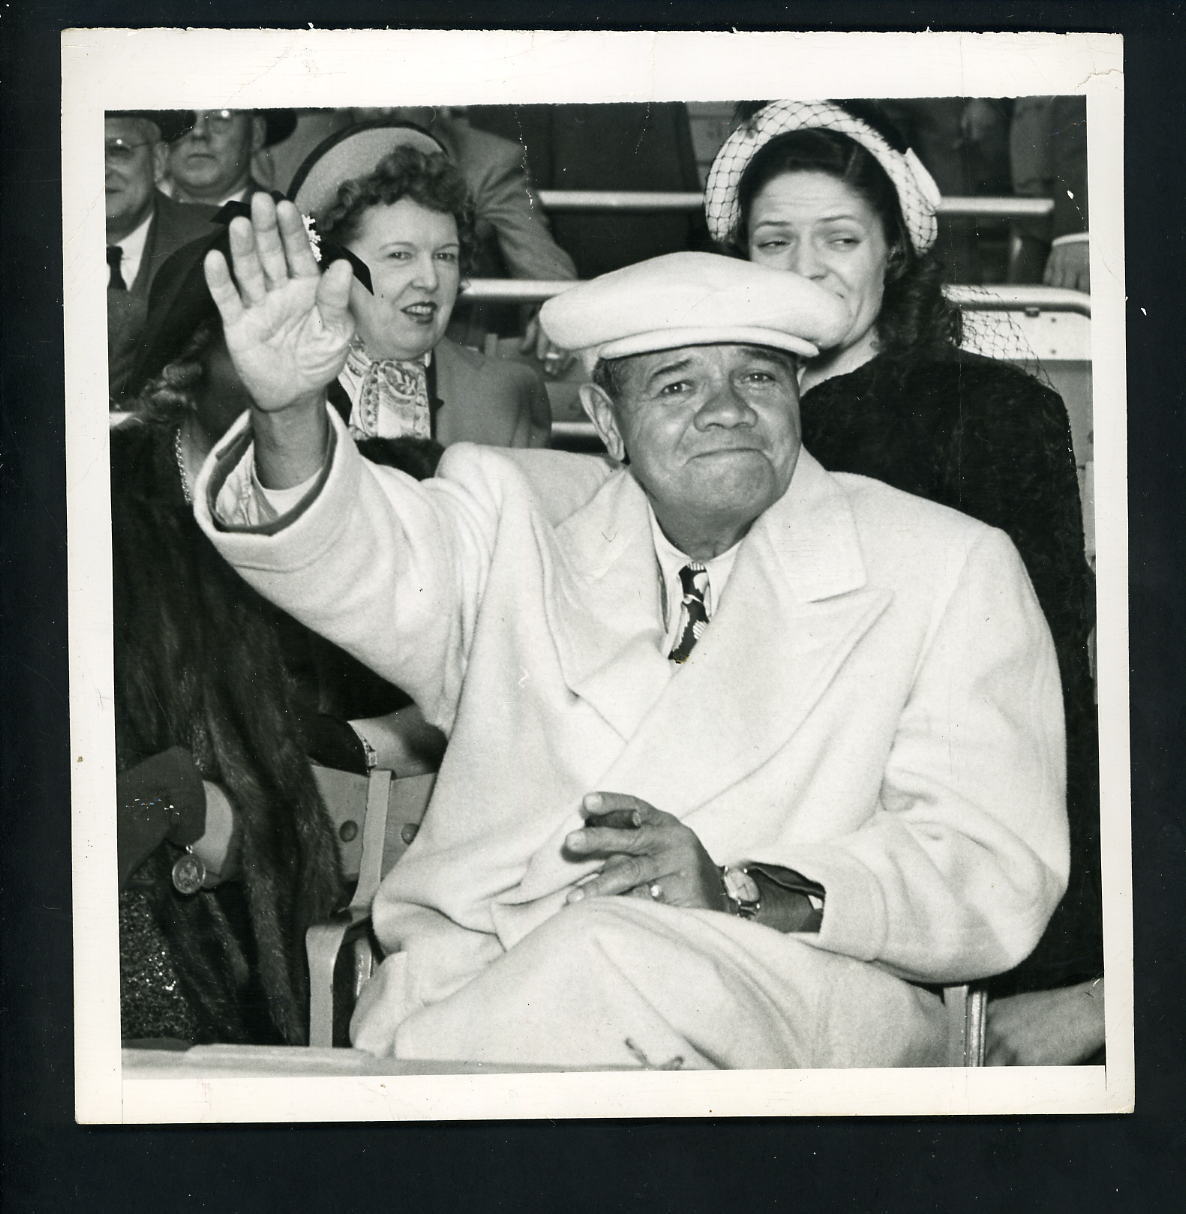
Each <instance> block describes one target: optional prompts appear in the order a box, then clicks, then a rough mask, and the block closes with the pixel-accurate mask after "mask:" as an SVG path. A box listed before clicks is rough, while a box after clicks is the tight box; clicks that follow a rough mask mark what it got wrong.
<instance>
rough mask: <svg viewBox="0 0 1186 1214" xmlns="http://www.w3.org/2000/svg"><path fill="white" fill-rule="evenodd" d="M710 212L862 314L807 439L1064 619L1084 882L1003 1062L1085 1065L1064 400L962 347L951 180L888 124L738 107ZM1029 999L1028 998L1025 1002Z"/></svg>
mask: <svg viewBox="0 0 1186 1214" xmlns="http://www.w3.org/2000/svg"><path fill="white" fill-rule="evenodd" d="M739 118H740V119H741V121H740V124H739V126H738V127H737V129H736V130H734V132H733V133H732V134H731V135H730V136H729V138H728V139H727V140H726V141H725V143H724V144H723V146H722V147H721V149H720V151H719V152H718V153H717V156H716V159H715V161H714V163H713V166H712V170H711V172H710V173H709V177H708V184H707V188H706V193H705V210H706V213H707V217H708V226H709V231H710V233H711V234H712V236H713V238H714V239H715V240H717V241H718V242H719V243H720V244H721V245H723V246H725V247H726V248H727V249H729V250H731V251H732V252H734V253H735V254H737V255H738V256H741V257H746V258H748V259H750V260H751V261H756V262H760V263H762V264H764V265H768V266H772V267H775V268H781V269H786V270H793V271H795V272H797V273H799V274H802V275H804V276H805V277H807V278H811V279H813V280H815V281H816V282H818V283H819V284H820V285H822V286H824V287H826V288H827V289H829V290H831V291H833V292H835V293H836V294H837V295H838V296H840V298H841V299H843V300H844V301H845V303H846V304H847V306H848V311H849V315H850V322H849V328H848V332H847V333H846V334H845V337H844V339H843V340H842V341H841V342H840V343H839V344H838V345H837V346H836V347H835V348H833V349H831V350H829V351H825V352H824V353H823V354H822V355H821V356H820V357H819V358H818V359H815V360H813V361H812V362H810V363H807V364H806V365H805V368H804V371H803V374H802V380H801V384H800V389H801V393H802V398H801V402H800V409H801V416H802V427H803V442H804V445H805V446H806V447H807V449H808V450H810V451H811V453H812V454H813V455H814V456H816V458H817V459H819V460H820V462H821V463H823V465H824V466H825V467H827V468H829V469H831V470H833V471H839V472H855V473H859V474H862V475H865V476H870V477H874V478H876V479H877V480H882V481H886V482H887V483H889V484H891V485H893V486H895V487H896V488H899V489H904V490H906V491H907V492H910V493H915V494H918V495H919V496H921V497H926V498H929V499H931V500H932V501H936V502H941V503H942V504H944V505H947V506H951V507H953V508H955V509H957V510H960V511H963V512H964V513H966V514H970V515H972V516H974V517H975V518H978V519H981V520H983V521H984V522H987V523H989V524H991V525H992V526H995V527H999V528H1000V529H1001V530H1003V531H1005V532H1006V533H1007V534H1008V535H1009V537H1010V538H1011V539H1012V540H1013V542H1014V544H1015V545H1016V547H1017V549H1018V551H1019V552H1020V554H1021V556H1022V559H1023V560H1024V561H1025V564H1026V568H1027V570H1028V572H1029V575H1030V579H1031V581H1032V582H1033V585H1034V589H1035V591H1036V593H1037V596H1038V600H1039V602H1040V603H1041V605H1042V608H1043V610H1044V612H1045V614H1046V619H1047V621H1048V622H1049V625H1050V630H1051V633H1052V634H1053V637H1054V642H1055V648H1056V650H1057V652H1058V660H1059V668H1060V673H1061V676H1062V682H1063V698H1064V704H1065V708H1066V720H1067V743H1068V751H1067V754H1068V763H1067V782H1068V789H1067V800H1068V813H1069V817H1070V824H1071V848H1072V877H1071V885H1070V888H1069V889H1068V892H1067V894H1066V896H1065V898H1064V900H1063V902H1062V904H1061V906H1060V908H1059V910H1058V911H1057V912H1056V913H1055V916H1054V918H1053V919H1052V920H1051V923H1050V926H1049V927H1048V929H1047V931H1046V934H1045V936H1044V937H1043V939H1042V941H1041V943H1040V944H1039V945H1038V948H1037V949H1036V950H1035V952H1034V953H1033V955H1032V956H1031V957H1030V958H1029V959H1028V960H1027V961H1026V962H1025V963H1024V964H1023V965H1022V966H1020V967H1019V968H1018V969H1017V970H1015V971H1013V972H1012V973H1010V974H1007V975H1004V976H1002V977H1000V978H998V979H996V980H995V982H994V984H993V988H992V989H993V991H994V992H995V994H996V995H997V996H998V1000H997V1001H996V1002H994V1003H993V1004H990V1014H989V1060H990V1061H1015V1062H1049V1061H1053V1062H1076V1061H1080V1060H1082V1058H1084V1057H1087V1056H1089V1055H1091V1054H1092V1053H1093V1052H1094V1050H1095V1049H1096V1048H1097V1047H1098V1046H1099V1045H1102V1042H1103V1016H1102V990H1101V989H1100V987H1099V983H1098V975H1099V974H1100V973H1102V945H1101V929H1100V889H1099V834H1098V829H1099V826H1098V823H1099V795H1098V754H1097V731H1096V714H1095V702H1094V692H1093V686H1092V680H1091V674H1090V666H1089V661H1088V637H1089V634H1090V631H1091V627H1092V623H1093V616H1094V612H1093V587H1092V579H1091V574H1090V571H1089V569H1088V566H1087V564H1086V560H1085V558H1084V551H1083V524H1082V513H1081V506H1080V502H1079V488H1078V481H1077V479H1076V474H1075V461H1074V455H1073V452H1072V448H1071V435H1070V427H1069V425H1068V421H1067V415H1066V410H1065V408H1064V406H1063V403H1062V400H1061V399H1060V398H1059V396H1058V395H1057V394H1056V393H1054V392H1053V391H1051V390H1050V389H1049V388H1047V387H1045V386H1044V385H1042V384H1041V383H1039V382H1038V380H1036V379H1034V378H1033V377H1032V376H1030V375H1028V374H1026V373H1025V372H1024V371H1022V370H1020V369H1019V368H1016V367H1013V366H1010V365H1008V364H1005V363H1003V362H998V361H996V360H994V359H989V358H982V357H979V356H977V355H974V354H971V353H968V352H966V351H963V350H961V349H960V348H959V344H960V340H961V336H962V334H961V319H960V313H959V310H958V309H957V308H956V307H954V306H953V305H951V304H950V303H949V302H948V301H947V299H946V298H945V297H944V294H943V288H942V278H943V275H942V269H941V267H940V265H939V264H938V262H937V261H936V259H935V257H934V255H933V253H932V251H931V250H932V246H933V245H934V242H935V238H936V235H937V223H936V217H935V209H936V204H937V203H938V201H939V193H938V189H937V188H936V186H935V183H934V181H933V179H932V178H931V176H930V174H929V173H928V172H927V171H926V169H925V168H924V167H923V166H922V164H921V163H920V162H919V161H918V159H917V157H916V156H915V155H914V153H913V152H912V151H910V150H909V149H907V148H906V147H905V146H904V145H903V143H902V142H901V140H900V137H899V136H898V135H897V133H896V132H895V131H894V130H893V128H892V127H891V126H889V125H888V124H887V123H886V122H885V121H884V119H882V118H881V117H880V115H879V113H878V111H877V110H876V109H875V107H873V106H870V105H867V104H862V103H859V102H845V103H844V104H843V105H841V104H838V103H835V102H830V101H773V102H769V103H754V104H747V105H745V106H743V107H739ZM1008 996H1013V998H1008Z"/></svg>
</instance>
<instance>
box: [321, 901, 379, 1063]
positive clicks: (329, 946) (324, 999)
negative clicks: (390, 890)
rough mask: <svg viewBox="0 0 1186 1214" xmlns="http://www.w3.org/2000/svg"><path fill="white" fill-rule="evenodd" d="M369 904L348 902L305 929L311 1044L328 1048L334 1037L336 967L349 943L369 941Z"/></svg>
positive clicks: (367, 943)
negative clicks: (351, 904)
mask: <svg viewBox="0 0 1186 1214" xmlns="http://www.w3.org/2000/svg"><path fill="white" fill-rule="evenodd" d="M370 923H371V911H370V907H369V906H367V907H362V906H348V907H345V908H344V909H343V910H340V911H338V912H337V913H336V914H335V915H334V916H333V917H332V918H331V919H327V920H326V921H325V922H323V923H314V924H313V925H312V926H311V927H310V928H309V930H308V931H307V932H306V933H305V954H306V956H307V957H308V959H309V1044H310V1045H311V1046H314V1047H316V1048H328V1047H329V1046H331V1045H333V1043H334V1041H333V1038H334V971H335V969H336V968H337V964H338V957H339V956H340V955H341V952H342V948H343V946H344V945H346V944H351V943H354V942H355V941H363V942H365V943H366V945H367V948H368V949H369V948H370V942H369V940H368V939H367V935H368V933H369V930H370Z"/></svg>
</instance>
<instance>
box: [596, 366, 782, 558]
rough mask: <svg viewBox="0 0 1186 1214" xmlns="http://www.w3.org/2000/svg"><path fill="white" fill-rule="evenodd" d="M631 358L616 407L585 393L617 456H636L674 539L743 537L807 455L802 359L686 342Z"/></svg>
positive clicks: (633, 463)
mask: <svg viewBox="0 0 1186 1214" xmlns="http://www.w3.org/2000/svg"><path fill="white" fill-rule="evenodd" d="M624 361H625V362H626V364H627V365H626V367H625V368H624V370H625V376H624V381H625V382H624V383H621V384H620V392H619V399H618V400H617V401H614V402H611V401H610V400H609V398H608V397H607V396H606V395H605V394H604V393H603V392H601V391H600V389H598V388H596V387H595V386H593V385H587V386H586V387H585V389H583V390H582V395H583V399H584V400H585V402H586V408H587V409H588V410H589V412H590V415H591V416H592V417H593V421H594V424H595V425H596V426H597V429H598V432H599V433H600V434H601V437H602V439H603V440H604V441H605V443H606V446H607V448H608V449H609V451H610V453H611V454H612V455H614V456H615V457H616V458H618V459H621V458H623V456H627V457H629V460H630V471H631V472H632V473H633V475H634V478H635V479H636V480H637V481H638V483H639V484H640V485H641V486H642V487H643V489H644V490H645V491H646V494H647V496H648V497H649V498H650V500H651V504H652V506H653V507H654V510H655V514H656V516H657V517H658V519H659V522H660V524H661V525H662V526H663V529H664V531H666V532H667V534H668V536H669V537H670V538H672V539H673V540H676V541H677V542H678V538H679V537H678V532H679V531H680V530H681V529H684V530H686V529H688V528H690V529H691V530H692V531H694V532H701V533H707V532H713V531H717V532H719V533H720V534H721V535H728V534H730V533H733V534H734V537H735V538H740V536H741V535H744V533H745V531H746V530H748V528H749V525H750V524H751V523H752V522H753V521H754V520H755V519H756V518H757V517H758V516H759V515H760V514H761V513H762V512H763V511H764V510H766V509H767V507H769V506H770V505H772V504H773V503H774V502H776V501H777V500H778V499H779V498H780V497H782V495H783V494H784V493H785V492H786V490H787V487H788V486H789V485H790V483H791V476H792V474H793V473H794V471H795V463H796V461H797V460H798V458H799V449H800V445H801V443H800V428H799V389H798V380H797V378H796V368H795V361H794V359H793V358H792V356H791V355H789V354H784V353H782V352H781V351H778V350H770V349H766V348H763V347H760V346H685V347H682V348H680V349H675V350H662V351H659V352H658V353H655V354H642V355H638V356H636V357H634V358H630V359H628V360H624ZM685 551H686V549H685ZM689 555H696V554H694V553H689Z"/></svg>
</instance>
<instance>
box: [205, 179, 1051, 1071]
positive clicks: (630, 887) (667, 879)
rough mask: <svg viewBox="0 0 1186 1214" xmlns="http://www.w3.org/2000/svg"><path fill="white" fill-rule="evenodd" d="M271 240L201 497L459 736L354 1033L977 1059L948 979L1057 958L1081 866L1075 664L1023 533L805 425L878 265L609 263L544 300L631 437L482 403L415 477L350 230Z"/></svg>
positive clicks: (427, 1054) (286, 215)
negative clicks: (394, 444)
mask: <svg viewBox="0 0 1186 1214" xmlns="http://www.w3.org/2000/svg"><path fill="white" fill-rule="evenodd" d="M231 252H232V260H233V262H234V270H235V274H236V277H237V282H238V285H237V286H236V285H235V283H234V282H233V281H232V279H231V278H230V275H229V274H228V272H227V266H226V263H225V261H224V260H223V259H222V258H221V257H220V256H218V255H212V256H211V257H210V258H208V261H207V276H208V280H209V282H210V285H211V290H212V293H213V295H214V297H215V299H216V301H217V302H218V305H219V309H220V312H221V314H222V317H223V323H224V327H225V330H226V340H227V345H228V348H229V350H230V353H231V356H232V358H233V359H234V361H235V364H236V367H237V368H238V370H239V373H240V375H241V377H242V379H243V381H244V383H245V384H246V385H247V387H248V390H249V393H250V395H251V397H252V399H253V401H254V406H253V407H252V409H250V410H249V413H248V414H247V415H246V416H245V417H244V418H243V419H241V420H240V422H239V423H238V424H237V425H236V426H235V427H234V428H233V429H232V430H231V431H230V432H229V433H228V436H227V437H226V438H225V439H224V441H223V442H222V443H221V444H220V445H219V446H218V447H217V448H216V449H215V450H214V451H213V452H212V453H211V456H210V459H209V460H208V461H207V464H206V467H205V469H204V471H203V474H202V476H201V477H200V478H199V481H198V484H197V487H196V491H195V505H196V509H197V512H198V517H199V520H200V522H201V523H202V525H203V527H204V528H205V529H206V531H207V533H208V534H209V535H210V537H211V539H212V540H213V541H214V543H215V544H216V545H217V546H218V547H219V549H220V550H221V551H222V553H223V554H224V556H225V557H226V558H227V559H228V560H229V561H230V562H231V563H232V564H233V565H235V566H236V567H237V568H238V569H239V571H240V572H241V573H242V575H243V576H244V577H245V578H246V579H247V580H248V581H249V582H250V583H251V584H252V585H253V586H255V587H256V588H257V589H258V590H260V591H261V592H262V593H263V594H264V595H265V596H267V597H270V598H272V599H274V600H275V601H276V602H278V603H279V604H281V605H282V606H283V607H284V608H285V609H286V610H288V611H290V612H291V613H292V614H294V615H296V616H298V617H299V618H301V619H302V620H304V621H305V622H306V623H308V624H309V625H310V626H311V627H313V628H315V629H317V630H319V631H321V632H323V633H324V634H325V635H327V636H329V637H331V638H332V639H333V640H334V641H336V642H337V643H338V644H340V645H342V646H344V647H345V648H346V649H348V650H349V651H351V652H353V653H355V654H357V655H359V656H360V657H362V658H363V659H364V660H365V661H366V662H367V663H368V664H370V665H372V666H373V667H374V668H375V669H376V670H377V671H378V672H379V673H381V674H382V675H384V676H385V677H387V678H390V679H393V680H395V681H397V682H398V683H399V684H400V685H401V686H404V687H406V688H407V689H408V690H409V691H410V692H411V694H413V695H414V697H415V698H416V700H417V703H418V704H419V705H420V707H421V708H422V709H423V711H424V712H425V714H426V716H427V717H428V718H429V719H430V720H432V721H433V722H435V723H437V724H438V725H439V726H440V727H441V728H442V729H443V730H444V731H445V732H446V734H447V735H448V737H449V745H448V749H447V751H446V754H445V758H444V761H443V764H442V767H441V770H440V774H439V777H438V780H437V784H436V788H435V791H434V795H433V799H432V801H431V803H430V805H429V808H428V812H427V815H426V818H425V821H424V825H423V827H422V828H421V831H420V833H419V835H418V836H417V838H416V840H415V842H414V844H413V845H412V847H411V849H410V850H409V852H408V853H407V855H406V856H405V857H404V858H403V859H402V860H401V861H400V863H399V864H398V865H397V866H396V867H395V869H394V870H393V871H392V872H391V873H390V874H389V875H388V877H387V878H386V880H385V882H384V884H383V886H382V888H381V889H380V891H379V894H378V896H377V898H376V901H375V905H374V926H375V930H376V933H377V935H378V938H379V940H380V941H381V943H382V944H383V946H384V948H385V949H386V950H387V952H388V953H389V954H390V955H389V956H388V957H387V959H386V961H385V962H384V964H383V965H382V966H381V968H380V970H379V971H378V973H377V974H376V976H375V978H374V979H373V980H372V981H371V982H370V984H369V985H368V986H367V987H366V989H365V990H364V992H363V996H362V999H361V1001H360V1003H359V1006H358V1008H357V1010H356V1012H355V1016H354V1021H353V1024H352V1039H353V1041H354V1043H355V1044H356V1045H357V1046H359V1047H361V1048H363V1049H365V1050H368V1051H371V1052H373V1053H377V1054H392V1053H393V1054H395V1055H396V1056H397V1057H401V1058H423V1059H467V1060H472V1061H484V1062H487V1063H490V1064H499V1063H527V1064H548V1065H555V1066H564V1067H590V1066H595V1067H600V1066H610V1067H612V1066H638V1065H646V1066H673V1067H674V1066H682V1067H811V1066H814V1067H823V1066H907V1065H915V1066H925V1065H935V1064H938V1063H940V1062H941V1061H942V1059H943V1054H944V1044H945V1043H944V1018H943V1013H942V1007H941V1000H940V996H939V995H938V994H937V993H935V991H934V989H933V988H934V987H935V986H936V985H939V984H945V983H951V982H958V981H963V980H968V979H972V978H978V977H983V976H985V975H988V974H991V973H994V972H999V971H1003V970H1006V969H1008V968H1010V967H1011V966H1012V965H1014V964H1016V963H1017V962H1018V961H1019V960H1020V959H1021V958H1022V957H1023V956H1025V954H1026V953H1027V952H1028V951H1029V950H1030V949H1031V948H1032V947H1033V945H1034V943H1035V942H1036V941H1037V939H1038V937H1039V935H1040V934H1041V931H1042V929H1043V926H1044V925H1045V923H1046V921H1047V919H1048V918H1049V915H1050V913H1051V911H1052V909H1053V907H1054V905H1055V903H1056V902H1057V901H1058V899H1059V897H1060V896H1061V893H1062V891H1063V888H1064V886H1065V882H1066V876H1067V826H1066V815H1065V808H1064V804H1063V792H1064V760H1063V736H1062V718H1061V698H1060V694H1059V683H1058V672H1057V666H1056V662H1055V658H1054V652H1053V647H1052V643H1051V641H1050V637H1049V634H1048V631H1047V628H1046V624H1045V621H1044V619H1043V616H1042V613H1041V610H1040V609H1039V607H1038V605H1037V602H1036V600H1035V597H1034V594H1033V591H1032V589H1031V587H1030V585H1029V583H1028V580H1027V578H1026V575H1025V572H1024V569H1023V567H1022V565H1021V562H1020V559H1019V558H1018V556H1017V554H1016V552H1015V551H1014V549H1013V547H1012V546H1011V544H1010V543H1009V541H1008V539H1007V538H1006V537H1005V536H1004V535H1003V534H1001V533H1000V532H998V531H995V530H993V529H991V528H989V527H986V526H984V525H982V524H980V523H978V522H975V521H973V520H972V519H969V518H967V517H965V516H963V515H961V514H958V513H956V512H954V511H951V510H948V509H946V508H943V507H940V506H936V505H934V504H932V503H928V502H924V501H922V500H920V499H918V498H914V497H912V496H909V495H906V494H903V493H900V492H898V491H896V490H893V489H890V488H888V487H887V486H885V485H882V484H881V483H879V482H876V481H871V480H868V479H865V478H862V477H857V476H850V475H832V474H829V473H828V472H826V471H825V470H824V469H823V468H822V467H820V465H819V464H817V463H816V462H815V460H814V459H812V457H811V456H810V455H809V454H808V452H807V451H805V450H804V449H803V448H802V446H801V443H800V437H799V424H798V389H797V378H796V373H797V369H798V365H799V362H800V360H802V359H805V358H810V357H812V356H813V355H814V354H815V353H816V352H817V351H818V349H819V348H820V347H821V346H826V345H827V344H829V343H830V342H834V341H835V340H836V339H837V337H838V336H839V334H840V333H841V332H842V331H843V329H844V326H845V325H846V323H847V319H848V318H847V312H846V305H845V304H844V303H843V301H842V300H840V299H839V298H838V297H837V296H835V295H833V294H831V293H829V292H827V291H825V290H824V289H822V288H821V287H819V286H817V285H816V284H815V283H813V282H811V281H809V280H807V279H805V278H800V277H798V276H795V275H790V274H787V273H785V272H777V271H770V270H768V269H766V268H765V267H761V266H756V265H753V264H750V263H746V262H741V261H736V260H732V259H728V258H723V257H717V256H715V255H711V254H696V253H680V254H671V255H668V256H665V257H660V258H655V259H652V260H651V261H648V262H643V263H640V264H639V265H636V266H631V267H627V268H626V269H623V270H619V271H615V272H614V273H611V274H607V275H604V276H603V277H601V278H599V279H595V280H593V281H591V282H589V283H587V284H582V285H580V286H577V287H575V288H573V289H572V290H570V291H569V292H566V293H565V294H563V295H560V296H558V297H556V298H555V299H554V300H552V301H550V302H549V303H548V304H547V305H546V307H545V309H544V311H543V314H542V320H543V324H544V326H545V328H546V330H547V332H548V334H549V336H550V337H552V338H553V340H555V341H556V342H557V344H559V345H561V346H563V347H565V348H567V349H572V350H577V351H579V352H580V354H581V357H582V359H583V360H584V362H585V366H586V368H587V369H589V370H590V372H591V377H592V380H591V382H590V383H588V384H586V385H585V386H584V387H583V388H582V400H583V403H584V405H585V407H586V410H587V411H588V413H589V415H590V417H591V418H592V420H593V423H594V425H595V426H596V428H597V430H598V433H599V434H600V436H601V438H602V439H603V441H604V443H605V445H606V448H607V450H608V453H609V456H610V457H611V458H610V459H609V460H608V461H604V460H599V459H596V458H593V457H583V456H575V455H569V454H565V453H559V452H526V453H513V454H512V453H507V452H502V451H497V450H493V449H488V448H479V447H475V446H471V445H468V444H460V445H458V446H455V447H453V448H451V449H450V450H449V451H448V452H447V453H446V455H445V457H444V459H443V460H442V463H441V465H440V469H439V472H438V475H437V477H436V478H435V479H433V480H430V481H424V482H413V481H412V480H410V479H409V478H407V477H405V476H403V475H401V474H399V473H397V472H394V471H391V470H387V469H375V468H370V467H367V466H366V465H365V464H364V462H363V461H362V460H361V459H360V458H359V457H358V455H357V453H356V451H355V449H354V445H353V444H352V443H351V442H350V441H349V440H348V438H347V435H346V432H345V430H344V428H343V427H342V425H341V424H340V423H339V421H338V419H337V418H336V416H334V415H333V413H332V411H329V410H327V408H326V406H325V396H324V387H325V384H326V383H327V382H328V381H329V380H330V379H331V378H332V377H333V376H334V374H335V373H336V371H337V368H338V366H339V365H340V364H341V361H342V358H343V357H344V355H345V350H346V345H347V343H348V341H349V338H350V322H349V316H348V312H347V308H346V300H347V296H348V291H349V278H350V268H349V266H348V265H346V264H345V263H335V264H334V265H332V266H330V268H329V269H328V270H327V271H326V273H325V274H324V276H321V275H320V274H319V271H318V267H317V265H316V263H315V261H314V260H313V257H312V256H311V254H310V252H309V250H308V247H307V243H306V239H305V236H304V233H303V229H302V226H301V221H300V217H299V215H298V214H297V212H296V210H295V208H293V207H291V205H289V204H282V205H281V207H280V208H279V209H277V208H276V207H275V206H274V204H272V202H271V200H270V199H269V198H266V197H263V196H258V197H257V199H256V200H255V201H254V202H253V217H252V220H251V221H248V220H246V219H236V220H235V221H234V224H233V225H232V229H231ZM343 588H348V591H349V592H348V594H343Z"/></svg>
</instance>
